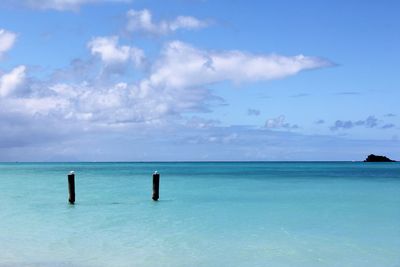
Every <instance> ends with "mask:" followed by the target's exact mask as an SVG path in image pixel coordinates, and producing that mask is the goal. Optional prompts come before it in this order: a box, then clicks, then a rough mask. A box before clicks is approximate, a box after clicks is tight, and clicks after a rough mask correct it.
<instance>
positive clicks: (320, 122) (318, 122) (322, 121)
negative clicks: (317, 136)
mask: <svg viewBox="0 0 400 267" xmlns="http://www.w3.org/2000/svg"><path fill="white" fill-rule="evenodd" d="M324 123H325V121H324V120H321V119H320V120H317V121H315V124H324Z"/></svg>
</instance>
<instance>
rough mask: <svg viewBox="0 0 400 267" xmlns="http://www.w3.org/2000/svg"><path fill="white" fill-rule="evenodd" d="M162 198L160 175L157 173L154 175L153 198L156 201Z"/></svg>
mask: <svg viewBox="0 0 400 267" xmlns="http://www.w3.org/2000/svg"><path fill="white" fill-rule="evenodd" d="M159 197H160V174H159V173H157V171H155V172H154V173H153V197H152V199H153V200H154V201H157V200H158V198H159Z"/></svg>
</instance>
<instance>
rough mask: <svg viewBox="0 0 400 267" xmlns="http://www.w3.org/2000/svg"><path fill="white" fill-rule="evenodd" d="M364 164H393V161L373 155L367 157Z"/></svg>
mask: <svg viewBox="0 0 400 267" xmlns="http://www.w3.org/2000/svg"><path fill="white" fill-rule="evenodd" d="M364 162H395V160H391V159H389V158H388V157H385V156H377V155H374V154H371V155H369V156H368V157H367V159H366V160H364Z"/></svg>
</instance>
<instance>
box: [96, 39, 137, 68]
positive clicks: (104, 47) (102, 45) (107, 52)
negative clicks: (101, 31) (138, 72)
mask: <svg viewBox="0 0 400 267" xmlns="http://www.w3.org/2000/svg"><path fill="white" fill-rule="evenodd" d="M118 41H119V38H118V36H109V37H96V38H93V39H92V40H91V41H90V42H89V43H88V48H89V49H90V52H91V53H92V55H97V56H99V57H100V58H101V60H102V61H103V62H104V63H106V64H109V65H114V64H122V63H127V62H128V61H132V62H133V63H134V64H135V65H136V66H140V65H141V64H142V63H143V61H144V58H145V56H144V52H143V50H141V49H139V48H136V47H130V46H126V45H123V46H119V45H118Z"/></svg>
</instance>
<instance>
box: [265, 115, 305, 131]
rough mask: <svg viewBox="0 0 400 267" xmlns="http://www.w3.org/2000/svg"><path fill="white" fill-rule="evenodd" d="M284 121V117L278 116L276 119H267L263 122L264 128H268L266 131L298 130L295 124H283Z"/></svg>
mask: <svg viewBox="0 0 400 267" xmlns="http://www.w3.org/2000/svg"><path fill="white" fill-rule="evenodd" d="M285 120H286V119H285V116H284V115H280V116H278V117H276V118H271V119H268V120H267V121H266V122H265V128H268V129H287V130H290V129H298V128H299V126H298V125H297V124H290V123H287V122H285Z"/></svg>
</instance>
